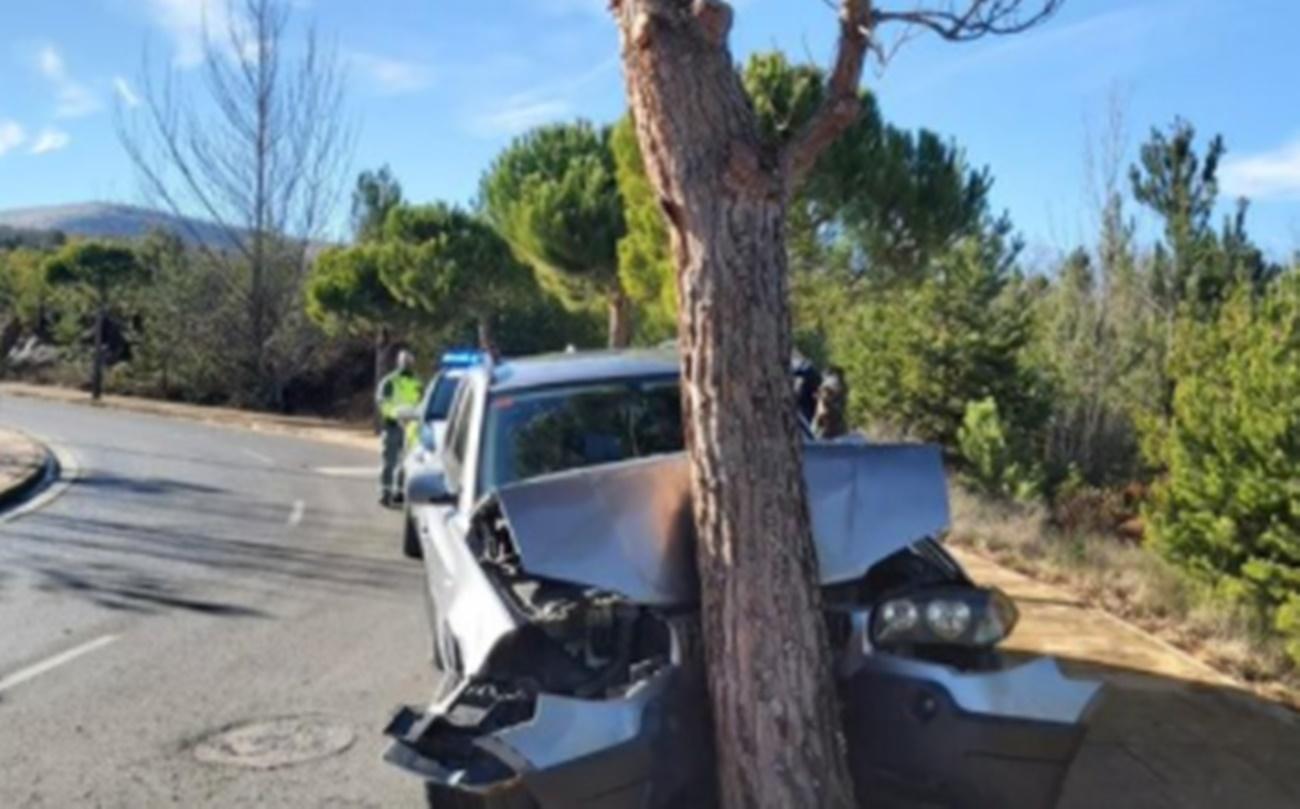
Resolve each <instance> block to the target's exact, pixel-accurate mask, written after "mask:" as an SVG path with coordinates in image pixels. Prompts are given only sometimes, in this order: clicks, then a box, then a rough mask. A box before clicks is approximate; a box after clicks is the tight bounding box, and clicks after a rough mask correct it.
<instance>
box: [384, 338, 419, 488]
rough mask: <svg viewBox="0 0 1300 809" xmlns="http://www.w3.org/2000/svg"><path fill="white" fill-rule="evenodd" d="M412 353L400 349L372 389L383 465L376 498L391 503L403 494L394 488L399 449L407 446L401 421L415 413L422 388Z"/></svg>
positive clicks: (406, 420) (400, 456)
mask: <svg viewBox="0 0 1300 809" xmlns="http://www.w3.org/2000/svg"><path fill="white" fill-rule="evenodd" d="M414 365H415V357H414V356H412V354H411V352H409V351H406V350H402V351H400V352H398V354H397V368H396V370H394V371H393V372H392V373H391V374H389V375H388V376H386V377H384V378H383V379H381V380H379V387H378V388H377V389H376V390H375V406H376V408H377V409H378V410H379V418H380V423H381V435H382V450H381V451H382V453H383V464H384V465H383V468H382V469H381V470H380V473H379V491H380V495H379V502H380V504H381V505H384V506H392V505H394V504H395V503H397V502H398V501H399V500H400V499H401V496H402V492H401V491H399V490H398V488H397V465H398V464H400V463H401V462H402V449H403V447H405V446H406V430H405V428H404V426H403V422H409V421H411V420H413V419H414V418H415V417H416V413H415V410H416V408H417V407H419V404H420V397H421V395H422V393H423V388H422V386H421V384H420V378H419V377H417V376H416V375H415V371H413V370H412V367H413V366H414Z"/></svg>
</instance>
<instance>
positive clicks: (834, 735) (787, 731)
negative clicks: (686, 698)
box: [615, 0, 854, 809]
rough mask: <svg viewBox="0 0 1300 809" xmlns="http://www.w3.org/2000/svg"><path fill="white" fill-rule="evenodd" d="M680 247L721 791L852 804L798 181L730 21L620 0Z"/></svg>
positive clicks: (746, 800) (639, 121)
mask: <svg viewBox="0 0 1300 809" xmlns="http://www.w3.org/2000/svg"><path fill="white" fill-rule="evenodd" d="M615 14H616V15H617V17H618V23H619V29H620V33H621V35H622V41H623V60H624V66H625V70H626V74H627V84H628V91H629V93H628V94H629V98H630V102H631V106H632V112H633V118H634V119H635V121H636V125H637V135H638V139H639V141H640V144H641V149H642V153H643V154H645V155H646V160H647V168H648V174H649V176H650V179H651V182H653V183H654V185H655V188H656V190H657V191H658V193H659V195H660V200H661V204H662V205H663V207H664V211H665V215H666V220H667V222H668V223H669V230H670V233H671V236H672V247H673V255H674V260H675V262H676V265H677V288H678V296H679V301H680V315H679V340H680V344H681V350H682V354H683V366H682V383H683V384H682V390H683V409H684V417H685V418H684V420H685V424H686V443H687V451H688V456H689V461H690V474H691V486H692V493H693V502H694V509H695V521H696V527H697V535H698V537H699V548H698V557H699V558H698V561H699V569H700V585H701V608H702V615H703V630H704V647H705V656H706V664H707V666H706V667H707V671H708V677H709V689H710V694H711V698H712V707H713V710H712V714H713V720H714V724H715V732H714V739H715V745H716V748H717V755H718V768H719V772H718V783H719V788H720V794H721V797H722V802H723V805H724V806H725V807H728V809H742V807H743V809H754V808H755V807H760V808H761V807H774V808H775V807H781V809H805V808H806V807H819V808H823V809H847V808H848V807H852V806H853V805H854V802H853V788H852V782H851V779H850V777H849V771H848V765H847V762H846V760H845V750H844V740H843V739H844V737H843V733H842V731H841V716H840V711H839V703H838V698H837V694H836V692H835V685H834V680H833V678H832V674H831V656H830V650H829V645H828V641H827V633H826V626H825V622H824V619H823V613H822V605H821V590H820V587H819V585H818V580H817V563H816V556H815V549H814V546H813V542H812V533H811V524H810V518H809V514H808V507H807V498H806V491H805V484H804V478H803V468H802V462H801V451H802V448H801V439H800V437H799V433H798V427H797V421H796V416H795V404H794V397H793V396H792V394H791V386H790V377H789V368H790V360H791V325H790V308H789V299H788V289H787V274H786V248H785V214H786V210H785V198H786V189H785V188H784V178H783V175H782V173H781V172H780V171H779V169H778V167H777V162H776V161H775V160H774V159H773V155H772V154H770V152H769V151H768V150H767V149H766V148H765V147H764V145H763V144H762V143H761V142H760V138H759V134H758V127H757V124H756V122H755V119H754V115H753V111H752V110H751V108H750V106H749V103H748V100H747V98H746V96H745V93H744V89H743V87H742V86H741V84H740V81H739V78H738V76H737V75H736V72H735V68H734V62H733V61H732V58H731V55H730V53H729V52H728V49H727V47H726V44H725V42H726V34H727V28H728V27H729V9H726V8H725V7H723V6H720V5H719V4H715V3H711V2H701V1H700V0H696V2H695V3H692V2H690V1H689V0H615Z"/></svg>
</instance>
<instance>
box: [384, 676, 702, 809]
mask: <svg viewBox="0 0 1300 809" xmlns="http://www.w3.org/2000/svg"><path fill="white" fill-rule="evenodd" d="M690 692H691V687H690V686H689V685H688V684H687V683H685V682H684V678H683V677H682V676H681V675H680V673H679V672H678V671H677V670H676V669H673V668H668V669H664V670H662V671H660V672H658V673H657V674H655V675H653V676H652V677H650V678H649V679H647V680H644V681H642V682H640V683H638V684H637V685H636V686H634V687H633V688H632V689H630V690H629V692H628V693H627V694H626V695H625V696H622V697H620V698H616V699H604V700H587V699H575V698H571V697H563V696H557V695H551V694H541V695H539V696H538V697H537V698H536V701H535V703H534V705H533V712H532V715H531V717H529V718H528V719H526V720H524V721H521V722H518V723H516V724H512V725H507V726H505V727H498V728H495V729H488V730H486V731H484V732H482V733H478V732H477V731H478V730H480V729H482V728H483V727H484V726H487V725H490V724H491V721H490V719H489V718H488V717H487V716H484V715H481V714H480V715H478V716H472V717H469V719H470V722H469V723H466V722H465V721H464V720H465V718H466V717H463V716H457V712H458V708H459V707H460V706H458V705H457V704H456V703H457V700H455V699H453V700H451V705H450V706H449V708H448V710H446V711H441V712H440V711H436V710H435V711H433V712H431V713H428V714H419V713H416V712H413V711H410V710H409V709H404V710H403V711H401V712H399V713H398V715H397V716H396V717H394V719H393V721H392V723H390V725H389V727H388V728H387V729H386V730H385V733H386V734H387V735H389V736H390V737H392V738H393V744H392V745H391V746H390V747H389V749H388V751H387V752H386V753H385V755H384V758H385V760H387V761H388V762H389V763H391V764H395V765H397V766H398V767H401V768H403V769H405V770H407V771H408V772H411V773H413V774H414V775H417V776H419V777H421V778H423V779H424V780H425V781H426V783H427V785H428V790H429V793H430V795H431V796H432V797H433V798H434V805H436V806H441V805H443V804H441V803H438V801H439V800H442V801H444V802H445V803H446V805H447V806H449V807H457V809H462V808H463V809H562V808H563V809H570V808H572V807H590V808H591V809H625V807H626V808H627V809H641V808H642V807H648V806H655V805H662V803H663V800H662V798H661V797H660V796H663V795H665V794H666V793H668V792H671V791H674V790H677V789H679V788H680V787H681V786H682V785H683V784H684V782H685V779H686V778H687V776H688V771H691V770H695V771H698V772H703V769H702V768H701V763H702V762H703V761H706V760H707V747H706V746H705V745H704V743H703V741H704V739H706V738H707V736H704V735H703V734H704V733H706V732H707V728H705V727H703V726H702V725H701V724H700V723H701V722H702V719H703V717H702V716H701V715H700V711H699V708H700V707H702V702H701V701H700V700H701V699H702V695H695V696H694V697H688V696H687V695H688V694H689V693H690ZM692 706H693V707H692ZM475 713H477V712H475ZM692 723H694V724H695V725H697V726H696V727H694V728H688V726H689V725H691V724H692ZM452 737H459V739H458V741H456V742H454V743H451V744H449V743H448V742H449V740H450V739H451V738H452ZM669 745H671V749H668V748H669Z"/></svg>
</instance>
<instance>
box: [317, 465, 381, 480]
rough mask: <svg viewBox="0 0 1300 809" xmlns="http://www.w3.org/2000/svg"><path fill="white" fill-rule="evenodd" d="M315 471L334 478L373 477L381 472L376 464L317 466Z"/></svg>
mask: <svg viewBox="0 0 1300 809" xmlns="http://www.w3.org/2000/svg"><path fill="white" fill-rule="evenodd" d="M313 471H315V472H317V473H319V474H322V475H328V476H330V477H333V478H371V477H376V476H377V475H378V474H379V468H378V467H376V466H317V467H315V468H314V470H313Z"/></svg>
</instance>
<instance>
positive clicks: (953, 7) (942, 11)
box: [871, 0, 1065, 42]
mask: <svg viewBox="0 0 1300 809" xmlns="http://www.w3.org/2000/svg"><path fill="white" fill-rule="evenodd" d="M964 2H965V3H966V9H965V11H962V12H960V13H959V12H958V11H957V9H958V8H959V7H960V5H961V3H957V2H952V1H951V0H949V2H946V3H934V4H928V5H923V6H922V7H920V8H916V9H912V10H911V11H887V10H883V9H877V10H876V11H875V12H873V13H872V19H871V22H872V26H873V28H875V27H879V26H880V25H882V24H884V23H891V22H901V23H904V24H906V25H908V26H917V27H920V28H923V29H926V30H929V31H931V32H933V33H935V34H938V35H939V36H941V37H943V38H944V39H946V40H949V41H950V42H970V41H971V40H975V39H979V38H980V37H983V36H988V35H990V34H993V35H997V34H1018V33H1020V32H1022V31H1026V30H1028V29H1030V28H1032V27H1034V26H1035V25H1038V24H1039V23H1040V22H1042V21H1044V20H1046V19H1047V18H1048V17H1050V16H1052V15H1053V14H1055V13H1056V11H1057V10H1058V9H1059V8H1060V7H1061V5H1062V4H1063V3H1064V2H1065V0H1033V2H1032V3H1031V2H1028V0H964ZM1026 6H1032V7H1036V8H1037V11H1034V12H1033V13H1032V14H1026V13H1024V11H1025V7H1026Z"/></svg>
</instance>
